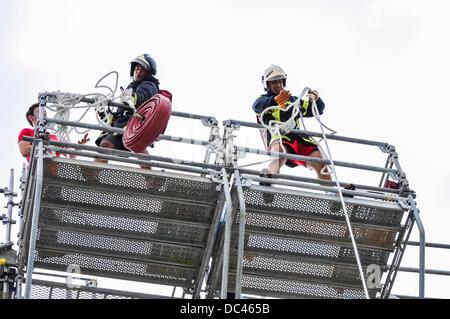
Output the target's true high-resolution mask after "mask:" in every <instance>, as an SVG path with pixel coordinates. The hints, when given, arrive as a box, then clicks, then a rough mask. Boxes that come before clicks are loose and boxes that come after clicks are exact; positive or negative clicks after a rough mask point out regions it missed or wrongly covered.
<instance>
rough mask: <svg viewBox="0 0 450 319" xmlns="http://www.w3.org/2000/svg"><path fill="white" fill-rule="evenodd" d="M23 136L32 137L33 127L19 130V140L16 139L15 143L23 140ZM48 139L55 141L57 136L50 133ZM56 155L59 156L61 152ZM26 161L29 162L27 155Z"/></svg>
mask: <svg viewBox="0 0 450 319" xmlns="http://www.w3.org/2000/svg"><path fill="white" fill-rule="evenodd" d="M24 136H31V137H34V129H32V128H24V129H23V130H22V131H20V133H19V140H18V141H17V143H18V142H20V141H23V137H24ZM50 140H52V141H57V140H58V138H57V137H56V135H54V134H50ZM56 156H58V157H59V156H61V154H60V153H56ZM27 161H28V163H29V162H30V158H29V157H27Z"/></svg>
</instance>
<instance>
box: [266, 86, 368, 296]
mask: <svg viewBox="0 0 450 319" xmlns="http://www.w3.org/2000/svg"><path fill="white" fill-rule="evenodd" d="M309 90H310V88H308V87H305V88H304V89H303V91H302V94H301V95H300V97H299V98H298V99H297V100H296V101H295V102H294V103H292V104H290V105H289V106H288V107H287V108H286V109H284V108H282V107H280V106H271V107H268V108H266V109H264V110H263V111H262V112H261V115H260V118H263V116H264V114H265V113H266V112H269V111H272V110H279V111H280V112H288V111H289V110H291V109H292V108H293V110H292V113H291V117H290V118H289V119H288V120H287V121H286V122H281V121H276V120H270V121H269V123H268V124H265V123H264V122H263V121H261V123H262V125H263V126H264V127H265V128H266V129H267V130H269V132H270V134H271V136H277V137H278V139H279V141H280V145H281V148H282V149H283V153H287V152H286V149H285V148H284V146H283V143H282V138H281V135H282V134H286V133H289V132H290V131H291V130H292V129H294V128H295V126H296V122H295V118H296V116H297V115H299V116H300V119H301V122H302V125H303V128H304V129H305V130H306V125H305V123H304V121H303V116H302V112H301V111H300V101H301V99H302V97H303V96H305V94H306V93H307V92H308V91H309ZM307 97H308V99H310V101H311V102H312V111H313V115H314V117H315V119H316V120H317V121H318V122H319V125H320V129H321V132H322V139H321V140H320V141H318V142H317V141H316V140H315V139H314V138H312V137H311V139H312V140H313V141H314V142H316V144H317V147H318V149H319V151H320V153H321V155H322V158H324V159H327V160H329V161H330V165H327V166H324V168H323V169H322V171H321V173H322V174H334V178H335V181H336V186H337V188H338V193H339V198H340V201H341V205H342V207H343V210H344V215H345V220H346V223H347V227H348V230H349V234H350V238H351V241H352V246H353V250H354V251H355V257H356V262H357V264H358V269H359V274H360V277H361V282H362V285H363V288H364V293H365V295H366V298H367V299H369V298H370V297H369V293H368V290H367V285H366V282H365V277H364V272H363V269H362V265H361V261H360V257H359V253H358V247H357V246H356V241H355V236H354V234H353V230H352V227H351V224H350V218H349V216H348V211H347V207H346V206H345V202H344V197H343V194H342V189H341V187H340V183H339V179H338V176H337V174H336V168H335V165H334V162H333V158H332V157H331V152H330V148H329V146H328V140H327V137H326V134H325V131H324V128H326V129H328V130H329V131H331V132H332V134H336V131H334V130H332V129H330V128H328V127H327V126H326V125H324V124H323V123H322V121H321V120H320V114H319V110H318V109H317V104H316V99H315V96H314V94H308V95H307ZM274 134H276V135H274ZM322 141H325V146H326V149H327V153H325V151H324V149H323V148H322V147H321V145H320V142H322ZM329 166H331V169H330V167H329Z"/></svg>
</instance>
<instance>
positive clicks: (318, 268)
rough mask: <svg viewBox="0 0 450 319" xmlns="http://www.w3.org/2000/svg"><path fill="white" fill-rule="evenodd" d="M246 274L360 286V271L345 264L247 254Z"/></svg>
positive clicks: (233, 266)
mask: <svg viewBox="0 0 450 319" xmlns="http://www.w3.org/2000/svg"><path fill="white" fill-rule="evenodd" d="M236 264H237V255H236V252H235V251H234V252H231V253H230V269H236ZM243 267H244V272H245V273H253V274H259V275H261V276H270V275H276V276H277V277H282V276H285V277H286V279H287V278H292V276H295V277H296V279H299V278H309V279H314V278H322V279H329V280H333V281H345V282H347V283H354V284H356V285H359V284H360V283H361V282H360V280H361V279H360V278H361V277H360V275H359V270H358V268H357V267H356V265H355V266H348V265H343V264H327V263H318V262H314V261H312V260H295V259H287V258H279V257H275V256H267V255H266V256H264V255H252V254H245V255H244V259H243Z"/></svg>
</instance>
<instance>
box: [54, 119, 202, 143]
mask: <svg viewBox="0 0 450 319" xmlns="http://www.w3.org/2000/svg"><path fill="white" fill-rule="evenodd" d="M47 121H48V122H49V123H55V124H59V125H67V126H74V127H80V128H87V129H92V130H98V131H104V132H109V133H119V134H123V133H124V132H125V130H124V129H123V128H118V127H110V126H102V125H96V124H88V123H81V122H76V121H64V120H58V119H53V118H48V119H47ZM158 140H164V141H173V142H182V143H186V144H192V145H202V146H206V145H208V144H209V143H210V142H208V141H203V140H197V139H193V138H185V137H178V136H171V135H164V134H161V135H159V136H158Z"/></svg>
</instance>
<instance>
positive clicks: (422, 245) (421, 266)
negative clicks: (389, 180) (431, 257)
mask: <svg viewBox="0 0 450 319" xmlns="http://www.w3.org/2000/svg"><path fill="white" fill-rule="evenodd" d="M408 198H409V200H410V201H411V208H412V211H413V214H414V218H415V220H416V222H417V227H418V228H419V236H420V248H419V298H422V299H423V298H424V297H425V228H424V227H423V224H422V220H421V219H420V216H419V210H418V209H417V207H416V203H415V201H414V199H413V198H412V196H411V195H409V196H408Z"/></svg>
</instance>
